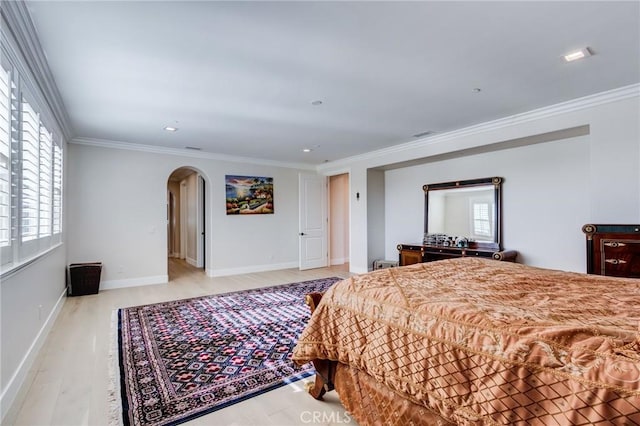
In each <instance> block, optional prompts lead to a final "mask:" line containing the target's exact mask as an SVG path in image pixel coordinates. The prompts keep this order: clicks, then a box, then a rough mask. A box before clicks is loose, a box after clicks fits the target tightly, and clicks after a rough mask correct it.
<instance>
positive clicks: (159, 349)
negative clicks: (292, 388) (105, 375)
mask: <svg viewBox="0 0 640 426" xmlns="http://www.w3.org/2000/svg"><path fill="white" fill-rule="evenodd" d="M338 280H340V278H335V277H334V278H324V279H318V280H312V281H305V282H301V283H293V284H285V285H280V286H274V287H267V288H261V289H255V290H247V291H240V292H234V293H226V294H219V295H212V296H205V297H198V298H193V299H185V300H177V301H171V302H165V303H157V304H153V305H144V306H135V307H131V308H123V309H120V310H119V311H118V357H119V364H120V394H121V399H122V421H123V424H124V425H175V424H179V423H183V422H186V421H188V420H191V419H193V418H196V417H199V416H202V415H204V414H207V413H210V412H212V411H215V410H219V409H221V408H224V407H226V406H229V405H231V404H235V403H237V402H240V401H242V400H245V399H247V398H251V397H253V396H256V395H259V394H261V393H264V392H267V391H269V390H272V389H275V388H277V387H280V386H282V385H284V384H286V383H290V382H293V381H296V380H299V379H302V378H303V377H307V376H309V375H312V374H314V370H313V367H312V366H311V365H310V364H307V365H305V366H302V367H299V366H297V365H295V364H294V363H293V362H292V361H291V360H290V358H291V352H292V350H293V347H294V346H295V343H296V340H297V338H298V336H299V335H300V332H301V331H302V329H303V328H304V327H305V325H306V324H307V321H308V319H309V308H308V307H307V306H306V305H305V304H304V296H305V294H307V293H310V292H314V291H325V290H326V289H327V288H329V287H330V286H331V285H332V284H333V283H335V282H336V281H338Z"/></svg>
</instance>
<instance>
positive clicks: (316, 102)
mask: <svg viewBox="0 0 640 426" xmlns="http://www.w3.org/2000/svg"><path fill="white" fill-rule="evenodd" d="M311 105H313V106H318V105H322V101H320V100H317V101H313V102H311Z"/></svg>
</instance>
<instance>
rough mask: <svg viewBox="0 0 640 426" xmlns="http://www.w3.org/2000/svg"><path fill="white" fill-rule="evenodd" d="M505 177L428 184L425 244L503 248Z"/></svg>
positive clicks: (425, 191)
mask: <svg viewBox="0 0 640 426" xmlns="http://www.w3.org/2000/svg"><path fill="white" fill-rule="evenodd" d="M501 184H502V178H500V177H490V178H482V179H471V180H461V181H453V182H442V183H436V184H430V185H424V186H423V187H422V189H423V190H424V233H425V244H428V245H432V244H437V245H440V244H441V245H445V246H457V247H470V248H487V249H494V250H501V249H502V240H501V226H502V223H501V221H502V218H501V206H500V202H501V194H500V187H501Z"/></svg>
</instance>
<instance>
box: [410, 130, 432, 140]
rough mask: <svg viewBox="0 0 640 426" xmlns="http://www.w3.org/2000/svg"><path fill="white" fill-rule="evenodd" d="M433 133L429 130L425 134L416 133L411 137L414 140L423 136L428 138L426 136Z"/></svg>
mask: <svg viewBox="0 0 640 426" xmlns="http://www.w3.org/2000/svg"><path fill="white" fill-rule="evenodd" d="M432 134H433V132H432V131H431V130H427V131H426V132H422V133H416V134H415V135H413V137H414V138H421V137H423V136H428V135H432Z"/></svg>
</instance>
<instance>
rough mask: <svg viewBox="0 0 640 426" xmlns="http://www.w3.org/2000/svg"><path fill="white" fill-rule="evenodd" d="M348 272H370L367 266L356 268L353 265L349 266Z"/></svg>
mask: <svg viewBox="0 0 640 426" xmlns="http://www.w3.org/2000/svg"><path fill="white" fill-rule="evenodd" d="M349 272H351V273H353V274H366V273H367V272H370V270H369V268H356V267H355V266H350V267H349Z"/></svg>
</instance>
